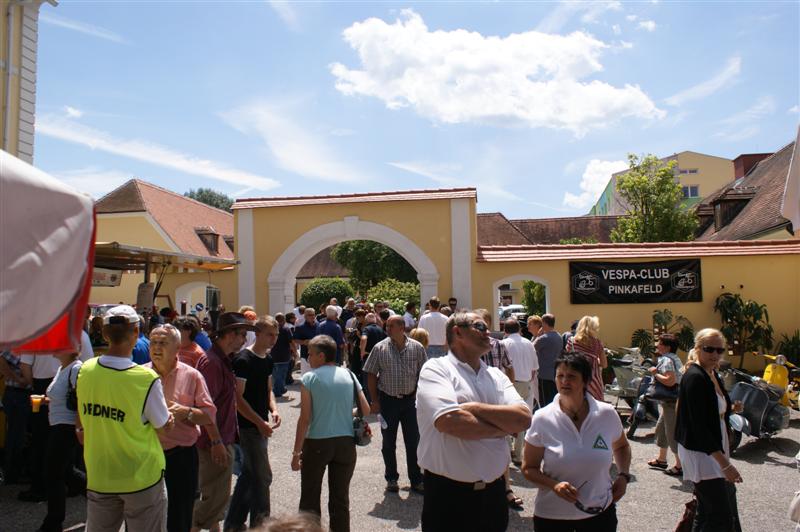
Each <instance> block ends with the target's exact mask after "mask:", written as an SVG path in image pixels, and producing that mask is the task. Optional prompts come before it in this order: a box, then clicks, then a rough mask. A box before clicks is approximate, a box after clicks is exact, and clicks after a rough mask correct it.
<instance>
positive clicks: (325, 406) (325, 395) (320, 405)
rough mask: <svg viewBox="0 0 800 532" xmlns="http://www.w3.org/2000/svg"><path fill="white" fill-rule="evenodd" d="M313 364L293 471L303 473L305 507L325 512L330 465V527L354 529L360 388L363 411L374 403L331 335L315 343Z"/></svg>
mask: <svg viewBox="0 0 800 532" xmlns="http://www.w3.org/2000/svg"><path fill="white" fill-rule="evenodd" d="M308 363H309V364H310V365H311V368H312V370H313V371H309V372H308V373H306V374H305V375H303V379H302V384H303V385H302V387H301V388H300V418H299V419H298V420H297V433H296V434H295V439H294V451H293V452H292V470H293V471H300V511H305V512H310V513H313V514H315V515H317V516H319V515H321V513H322V510H321V508H320V493H321V491H322V477H323V476H324V475H325V469H326V468H327V470H328V486H329V492H330V493H329V501H328V512H329V514H330V519H329V521H330V529H331V530H332V531H333V532H349V530H350V479H351V478H352V477H353V470H355V467H356V445H355V440H354V438H353V436H354V434H353V409H354V407H355V406H356V405H355V404H354V400H353V399H354V395H355V394H354V388H355V390H356V392H357V397H358V401H359V404H360V406H361V411H362V412H369V403H367V399H366V397H364V392H362V391H361V385H360V384H359V383H358V380H357V379H355V378H354V377H353V374H352V373H351V372H350V371H349V370H347V369H345V368H340V367H338V366H337V365H336V343H335V342H334V340H333V338H331V337H330V336H327V335H320V336H316V337H314V338H313V339H312V340H310V341H309V343H308Z"/></svg>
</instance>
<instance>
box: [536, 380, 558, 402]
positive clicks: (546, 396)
mask: <svg viewBox="0 0 800 532" xmlns="http://www.w3.org/2000/svg"><path fill="white" fill-rule="evenodd" d="M538 381H539V406H540V407H541V408H544V407H546V406H547V405H549V404H550V403H552V402H553V398H555V396H556V394H557V393H558V390H557V389H556V381H549V380H547V379H538Z"/></svg>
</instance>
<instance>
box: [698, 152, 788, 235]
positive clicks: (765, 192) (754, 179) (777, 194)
mask: <svg viewBox="0 0 800 532" xmlns="http://www.w3.org/2000/svg"><path fill="white" fill-rule="evenodd" d="M793 150H794V142H792V143H789V144H787V145H786V146H784V147H783V148H781V149H780V150H778V151H777V152H775V153H774V154H772V155H771V156H769V157H767V158H766V159H764V160H762V161H759V162H758V163H757V164H756V165H755V166H754V167H753V168H752V169H751V170H750V172H749V173H748V174H747V175H745V176H744V177H742V178H739V179H737V180H736V181H734V182H733V183H730V184H728V185H726V186H725V187H723V188H722V189H720V190H719V191H717V192H715V193H714V194H712V195H711V196H709V197H707V198H706V199H704V200H703V202H702V203H701V204H699V205H698V212H701V211H702V212H711V211H709V208H710V207H712V208H713V206H714V205H716V204H718V203H720V202H725V201H735V200H740V201H745V200H746V201H747V204H746V205H745V206H744V208H742V210H741V211H740V212H739V214H737V215H736V217H735V218H734V219H733V220H731V221H730V222H729V223H728V224H727V225H725V226H724V227H722V228H720V230H719V231H717V230H716V229H715V227H714V224H713V223H712V224H711V225H710V226H709V227H708V228H706V229H705V230H704V231H703V233H702V234H701V235H700V236H699V237H698V238H697V240H704V241H709V240H713V241H720V240H742V239H748V238H755V237H757V236H758V235H759V234H761V233H765V232H767V231H770V230H773V229H778V228H780V227H783V226H786V225H787V224H788V223H789V221H788V220H787V219H786V218H784V217H783V216H782V215H781V202H782V199H783V192H784V189H785V188H786V179H787V177H788V175H789V163H790V162H791V159H792V151H793Z"/></svg>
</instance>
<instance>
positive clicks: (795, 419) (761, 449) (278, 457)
mask: <svg viewBox="0 0 800 532" xmlns="http://www.w3.org/2000/svg"><path fill="white" fill-rule="evenodd" d="M299 395H300V394H299V391H298V386H297V385H294V386H291V387H290V391H289V394H288V396H289V397H291V398H292V400H290V401H283V402H281V403H280V404H279V409H280V411H281V414H282V416H283V417H284V421H283V426H282V427H281V428H280V429H278V430H277V431H276V432H275V435H274V437H273V438H272V440H271V442H270V454H271V463H272V469H273V473H274V480H273V484H272V494H271V498H272V512H273V514H275V515H277V514H284V513H291V512H294V511H296V510H297V502H298V500H299V496H300V474H299V473H295V472H293V471H292V470H291V469H290V467H289V463H290V459H291V449H292V443H293V441H294V431H295V426H296V422H297V416H298V412H299V408H298V407H299ZM370 421H371V425H372V428H373V431H374V432H376V433H379V426H378V424H377V421H376V420H375V419H374V416H371V417H370ZM652 431H653V427H652V426H644V427H642V428H640V429H639V430H638V431H637V434H638V436H639V437H638V438H636V440H634V441H632V442H631V444H632V447H633V465H632V467H631V472H632V473H633V475H634V476H635V480H634V482H633V483H631V485H630V486H629V488H628V494H627V495H626V496H625V498H624V499H623V500H622V501H621V502H620V504H619V507H618V512H617V513H618V516H619V530H620V531H621V532H628V531H630V532H633V531H637V532H638V531H642V530H653V531H659V532H660V531H672V530H673V529H674V526H675V523H676V522H677V521H678V519H679V517H680V515H681V514H682V512H683V504H684V503H685V502H686V501H688V500H689V499H690V498H691V488H690V487H689V486H688V485H685V484H683V483H682V482H681V481H680V480H679V479H675V478H672V477H668V476H666V475H664V474H663V473H661V472H659V471H654V470H651V469H650V468H648V467H647V466H646V465H645V462H646V461H647V460H648V459H649V458H651V457H652V456H653V453H654V448H655V446H654V444H653V438H652V437H645V436H646V435H647V434H649V433H651V432H652ZM400 437H401V436H400ZM400 437H398V443H399V445H398V463H399V464H404V463H405V459H404V456H403V446H402V442H401V440H400ZM799 441H800V413H798V412H795V411H793V412H792V421H791V426H790V428H789V429H788V430H786V431H785V432H783V433H781V434H780V437H778V438H776V439H774V440H773V441H771V442H763V441H762V442H757V441H755V440H753V439H749V438H746V439H745V440H744V442H743V445H742V447H741V448H740V450H739V451H738V452H737V453H736V456H735V457H734V463H735V464H736V467H737V468H738V469H739V471H740V472H741V473H742V477H743V478H744V483H743V484H741V485H740V488H739V495H738V500H739V511H740V514H741V518H742V524H743V529H744V530H745V531H760V532H784V531H792V530H794V525H793V524H792V523H791V522H790V521H789V520H788V519H787V518H786V513H787V508H788V504H789V501H790V500H791V497H792V495H793V493H794V492H795V491H796V490H798V489H800V474H799V473H798V470H797V468H796V467H795V463H794V456H795V455H796V454H797V451H798V449H799V448H800V443H798V442H799ZM380 444H381V442H380V435H379V434H376V437H375V438H374V439H373V442H372V443H371V444H370V445H369V446H368V447H365V448H359V449H358V464H357V466H356V471H355V475H354V477H353V481H352V484H351V487H350V501H351V503H350V505H351V511H352V513H351V529H352V530H353V531H356V532H367V531H369V532H372V531H378V530H419V529H420V512H421V509H422V497H421V496H419V495H415V494H412V493H410V492H409V491H408V479H407V478H405V473H404V471H403V470H402V468H401V480H400V485H401V488H403V489H401V492H400V494H390V493H385V492H384V489H383V488H384V480H383V460H382V458H381V453H380ZM511 471H512V472H511V476H512V479H513V484H514V489H515V491H516V493H517V494H518V495H519V496H520V497H522V498H523V499H524V500H525V509H524V510H523V511H521V512H513V511H512V512H511V513H510V520H509V528H508V529H509V530H512V531H516V530H532V529H533V525H532V521H531V517H532V515H533V499H534V497H535V494H536V490H535V489H534V488H533V487H532V485H531V484H530V483H529V482H528V481H526V480H525V479H524V478H523V476H522V474H521V473H520V472H519V470H518V469H517V468H515V467H513V466H512V470H511ZM19 489H20V488H19V487H17V486H11V487H5V486H3V487H0V531H2V532H16V531H24V532H32V531H34V530H36V529H37V528H38V526H39V524H41V520H42V518H43V517H44V514H45V512H46V503H38V504H31V503H22V502H18V501H17V499H16V493H17V492H18V491H19ZM326 500H327V494H326V492H325V491H324V490H323V508H325V505H326V503H325V501H326ZM85 504H86V501H85V499H84V498H83V497H75V498H71V499H69V500H68V503H67V520H66V522H65V527H67V528H69V529H70V530H76V531H78V530H83V526H82V523H83V522H84V519H85ZM323 511H324V510H323ZM323 517H324V516H323ZM134 532H139V531H134Z"/></svg>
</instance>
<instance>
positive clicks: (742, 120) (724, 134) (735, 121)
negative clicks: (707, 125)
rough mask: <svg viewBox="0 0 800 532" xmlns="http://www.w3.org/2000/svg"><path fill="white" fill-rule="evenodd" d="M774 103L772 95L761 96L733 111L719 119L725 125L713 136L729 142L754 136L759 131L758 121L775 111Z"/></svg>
mask: <svg viewBox="0 0 800 532" xmlns="http://www.w3.org/2000/svg"><path fill="white" fill-rule="evenodd" d="M775 109H776V105H775V100H774V98H772V96H761V97H760V98H759V99H758V100H756V102H755V103H754V104H753V105H751V106H750V107H748V108H747V109H745V110H744V111H740V112H738V113H735V114H733V115H731V116H729V117H728V118H725V119H723V120H720V124H722V125H723V126H725V128H724V129H723V130H722V131H719V132H717V133H715V134H714V136H715V137H717V138H720V139H722V140H727V141H729V142H736V141H740V140H745V139H749V138H752V137H755V136H756V135H758V134H759V133H760V132H761V126H760V125H759V123H758V122H759V121H760V120H761V119H762V118H764V117H766V116H768V115H771V114H773V113H774V112H775Z"/></svg>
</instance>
